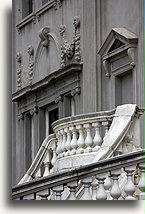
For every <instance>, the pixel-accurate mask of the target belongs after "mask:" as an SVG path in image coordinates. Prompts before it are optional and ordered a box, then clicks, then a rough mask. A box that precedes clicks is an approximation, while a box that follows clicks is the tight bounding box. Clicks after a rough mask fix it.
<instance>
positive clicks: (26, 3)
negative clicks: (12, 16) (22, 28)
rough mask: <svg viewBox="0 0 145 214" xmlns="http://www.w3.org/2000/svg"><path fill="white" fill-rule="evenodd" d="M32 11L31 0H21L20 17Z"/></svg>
mask: <svg viewBox="0 0 145 214" xmlns="http://www.w3.org/2000/svg"><path fill="white" fill-rule="evenodd" d="M32 12H33V0H22V18H25V17H26V16H28V15H29V14H31V13H32Z"/></svg>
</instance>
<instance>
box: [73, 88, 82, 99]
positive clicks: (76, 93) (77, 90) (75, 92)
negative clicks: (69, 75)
mask: <svg viewBox="0 0 145 214" xmlns="http://www.w3.org/2000/svg"><path fill="white" fill-rule="evenodd" d="M80 93H81V88H80V87H77V88H75V89H73V90H72V91H71V96H72V97H74V96H76V95H80Z"/></svg>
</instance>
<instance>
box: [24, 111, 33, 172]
mask: <svg viewBox="0 0 145 214" xmlns="http://www.w3.org/2000/svg"><path fill="white" fill-rule="evenodd" d="M31 126H32V119H31V116H30V115H29V114H27V115H26V116H25V135H24V136H25V154H27V156H26V157H25V170H28V168H29V167H30V165H31V163H32V142H31V140H32V129H31Z"/></svg>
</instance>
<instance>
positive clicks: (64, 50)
mask: <svg viewBox="0 0 145 214" xmlns="http://www.w3.org/2000/svg"><path fill="white" fill-rule="evenodd" d="M73 25H74V27H75V33H74V37H73V39H72V41H71V42H69V41H68V40H67V39H66V34H65V32H66V27H65V25H61V26H60V30H59V33H60V36H61V37H62V44H61V47H60V49H61V67H62V68H63V67H64V66H66V64H67V61H70V60H72V59H73V57H74V58H75V61H77V62H80V60H81V51H80V17H79V16H75V18H74V22H73Z"/></svg>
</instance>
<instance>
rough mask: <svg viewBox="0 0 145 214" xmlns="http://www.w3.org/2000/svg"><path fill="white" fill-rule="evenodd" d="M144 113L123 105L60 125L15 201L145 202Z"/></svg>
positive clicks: (15, 190)
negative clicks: (141, 133) (142, 122)
mask: <svg viewBox="0 0 145 214" xmlns="http://www.w3.org/2000/svg"><path fill="white" fill-rule="evenodd" d="M142 113H143V110H139V109H138V108H137V106H136V105H123V106H119V107H117V108H116V109H114V110H112V111H105V112H98V113H90V114H85V115H79V116H74V117H69V118H65V119H61V120H59V121H56V122H55V123H54V124H53V125H52V126H53V129H54V134H53V135H50V136H48V137H47V138H46V139H45V140H44V142H43V143H42V146H41V148H40V149H39V151H38V154H37V156H36V158H35V159H34V161H33V163H32V164H31V166H30V168H29V170H28V171H27V172H26V174H25V175H24V177H23V178H22V180H21V181H20V182H19V185H18V186H17V187H14V188H13V199H18V198H19V199H20V200H22V199H36V200H39V199H40V200H42V199H44V198H45V199H46V200H73V199H74V200H96V199H97V200H100V199H102V200H103V199H108V200H115V199H117V200H120V199H122V200H124V199H125V200H130V199H131V200H133V199H142V198H143V192H144V191H143V186H141V185H143V184H142V183H143V180H142V179H143V174H144V165H143V159H144V151H143V150H142V149H141V146H140V145H141V140H140V122H139V119H140V115H142ZM112 157H114V158H112ZM79 173H81V174H79ZM127 188H128V189H127ZM48 190H49V191H48ZM69 190H70V192H69ZM96 191H97V192H96ZM141 191H142V193H141ZM40 196H41V197H40ZM46 196H47V197H46ZM61 196H62V197H61Z"/></svg>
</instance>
